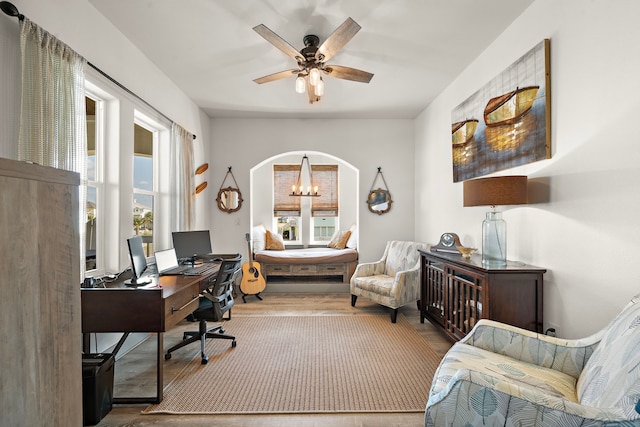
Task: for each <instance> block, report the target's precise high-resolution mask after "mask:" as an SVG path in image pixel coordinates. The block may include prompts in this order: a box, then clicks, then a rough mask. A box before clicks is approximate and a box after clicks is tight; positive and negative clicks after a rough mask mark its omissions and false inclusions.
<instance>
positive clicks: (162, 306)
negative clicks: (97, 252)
mask: <svg viewBox="0 0 640 427" xmlns="http://www.w3.org/2000/svg"><path fill="white" fill-rule="evenodd" d="M216 265H217V266H218V267H219V265H220V264H219V263H216ZM217 272H218V268H215V269H213V270H211V271H210V272H208V273H207V274H206V275H201V276H161V277H159V278H154V279H153V280H154V283H153V284H151V285H146V286H142V287H139V288H131V287H126V286H124V284H123V281H122V280H119V281H118V282H117V283H116V282H114V283H111V284H109V287H107V288H83V289H82V291H81V302H82V332H83V333H84V334H85V338H87V337H88V335H87V334H88V333H91V332H123V333H124V335H123V337H122V338H121V339H120V342H119V343H118V344H117V345H116V348H119V347H120V346H121V345H122V343H123V342H124V340H125V339H126V338H127V336H128V335H129V333H131V332H151V333H157V360H156V382H157V384H156V396H154V397H123V398H114V399H113V402H114V403H160V402H161V401H162V397H163V393H162V391H163V371H162V364H163V362H164V360H163V352H164V349H163V335H162V333H163V332H165V331H167V330H168V329H170V328H171V327H173V326H174V325H175V324H176V323H178V322H180V321H181V320H182V319H184V318H185V317H187V315H189V313H191V312H193V311H195V310H196V309H197V308H198V305H199V295H200V292H201V291H202V290H203V289H204V288H205V287H207V285H208V283H209V279H211V278H212V277H214V275H215V274H216V273H217ZM121 279H124V277H122V278H121ZM158 284H159V285H160V286H158ZM85 347H87V343H86V342H85ZM86 350H88V348H86Z"/></svg>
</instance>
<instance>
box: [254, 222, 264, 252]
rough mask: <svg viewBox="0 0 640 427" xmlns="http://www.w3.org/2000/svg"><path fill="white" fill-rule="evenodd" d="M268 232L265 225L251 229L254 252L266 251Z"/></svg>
mask: <svg viewBox="0 0 640 427" xmlns="http://www.w3.org/2000/svg"><path fill="white" fill-rule="evenodd" d="M266 236H267V230H266V229H265V228H264V225H262V224H260V225H256V226H255V227H253V228H252V229H251V241H252V243H253V245H252V246H253V252H254V253H255V252H258V251H264V246H265V240H266V238H267V237H266Z"/></svg>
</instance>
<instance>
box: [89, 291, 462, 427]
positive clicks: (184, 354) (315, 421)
mask: <svg viewBox="0 0 640 427" xmlns="http://www.w3.org/2000/svg"><path fill="white" fill-rule="evenodd" d="M273 288H276V287H275V286H274V287H273ZM305 288H307V289H308V288H309V284H308V283H305ZM267 289H269V287H267ZM261 296H262V298H263V300H262V301H260V300H258V299H257V298H255V297H253V296H248V297H247V302H246V303H243V302H242V298H236V301H235V306H234V307H233V309H232V319H231V321H229V322H225V323H226V325H225V328H226V329H227V332H228V333H230V334H232V335H233V316H241V315H242V316H251V315H255V316H268V315H274V316H304V315H327V316H331V315H362V314H378V313H384V314H387V315H388V314H389V313H390V309H388V308H386V307H382V306H379V305H377V304H374V303H372V302H370V301H369V300H367V299H366V298H362V297H360V298H359V299H358V301H357V303H356V307H351V303H350V298H351V297H350V295H349V293H348V291H345V292H332V293H312V292H304V293H290V292H286V293H284V292H273V291H272V292H264V293H263V294H261ZM399 313H402V314H403V315H404V316H405V317H406V318H407V319H408V320H409V322H410V323H411V324H412V325H413V326H414V327H415V328H416V330H417V331H418V332H419V333H420V334H421V335H422V336H423V337H425V338H426V339H427V340H428V342H429V343H430V344H431V346H432V348H433V349H434V350H435V351H436V352H437V353H439V354H441V355H444V353H446V351H447V350H448V349H449V348H450V346H451V343H450V342H449V341H448V340H447V339H446V338H444V336H443V335H441V333H440V332H439V331H438V330H437V329H435V328H434V326H432V325H431V324H430V323H429V322H428V321H425V323H423V324H421V323H420V317H419V314H418V310H417V308H416V305H415V304H412V305H409V306H405V307H403V308H401V309H400V310H399ZM194 329H195V330H197V325H196V324H194V323H189V322H186V321H184V322H182V323H180V324H179V325H177V326H176V327H175V328H173V329H172V330H171V331H170V332H167V333H165V334H164V347H165V348H169V347H170V346H171V345H173V344H174V343H176V342H178V341H180V339H181V338H182V333H183V332H184V331H185V330H194ZM243 345H251V343H243V342H238V347H240V346H243ZM155 348H156V340H155V337H151V338H150V339H148V340H146V341H145V342H144V343H142V344H141V345H139V346H138V347H136V348H135V349H134V350H132V351H131V352H129V353H128V354H126V355H125V356H124V357H122V358H121V359H120V360H118V361H117V363H116V367H115V373H116V379H115V386H114V394H115V395H116V396H118V397H122V396H140V395H142V396H151V395H154V390H155V363H154V361H155ZM197 355H199V345H198V344H196V343H194V344H192V345H190V346H187V347H184V348H183V349H180V350H178V351H176V352H175V353H173V356H172V358H171V359H170V360H168V361H165V362H164V384H165V385H166V384H168V383H169V382H170V381H171V379H172V378H173V377H174V376H175V375H176V374H177V373H178V372H179V370H180V369H181V368H182V367H183V366H184V365H185V364H186V363H187V362H188V361H189V360H191V359H192V358H193V357H194V356H197ZM256 363H260V361H256ZM208 368H210V369H217V368H218V367H216V366H214V365H211V364H210V365H208ZM425 387H429V384H425ZM221 393H224V390H221ZM146 406H147V405H130V406H124V405H114V408H113V409H112V410H111V412H110V413H109V414H108V415H107V416H106V417H105V418H104V419H103V420H102V421H101V422H100V423H99V424H98V426H99V427H111V426H180V427H196V426H227V427H235V426H259V427H260V426H270V427H271V426H280V427H288V426H291V427H294V426H295V427H311V426H338V427H340V426H344V427H357V426H372V427H389V426H398V427H410V426H411V427H413V426H423V425H424V414H423V413H419V414H403V413H390V414H379V413H375V414H335V415H333V414H321V415H259V416H257V415H206V416H200V415H198V416H196V415H141V414H140V411H142V410H143V409H144V408H145V407H146Z"/></svg>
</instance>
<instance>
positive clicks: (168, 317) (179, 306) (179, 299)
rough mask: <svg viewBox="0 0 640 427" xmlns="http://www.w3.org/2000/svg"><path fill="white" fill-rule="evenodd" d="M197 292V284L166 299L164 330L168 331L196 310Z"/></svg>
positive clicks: (198, 296)
mask: <svg viewBox="0 0 640 427" xmlns="http://www.w3.org/2000/svg"><path fill="white" fill-rule="evenodd" d="M199 291H200V287H199V285H198V283H194V284H192V285H190V286H187V287H185V288H184V289H181V290H180V292H176V293H175V294H173V295H171V296H169V297H167V299H166V300H165V304H164V317H165V325H164V327H165V330H168V329H170V328H171V327H172V326H174V325H175V324H176V323H178V322H180V321H181V320H182V319H184V318H185V317H187V315H188V314H189V313H192V312H194V311H195V310H196V309H197V308H198V305H199V304H200V302H199V299H200V294H199Z"/></svg>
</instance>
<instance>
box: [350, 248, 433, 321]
mask: <svg viewBox="0 0 640 427" xmlns="http://www.w3.org/2000/svg"><path fill="white" fill-rule="evenodd" d="M426 247H427V245H425V244H424V243H418V242H401V241H397V240H392V241H390V242H387V246H386V248H385V250H384V253H383V254H382V258H381V259H380V260H379V261H376V262H369V263H362V264H359V265H358V266H357V267H356V270H355V272H354V273H353V276H351V282H350V291H351V306H352V307H355V305H356V300H357V299H358V296H360V295H361V296H364V297H365V298H368V299H370V300H372V301H374V302H376V303H378V304H381V305H384V306H386V307H389V308H392V309H393V311H392V312H391V322H392V323H396V318H397V316H398V308H400V307H402V306H403V305H406V304H409V303H410V302H414V301H417V300H418V299H419V298H420V284H419V283H420V254H419V253H418V249H426Z"/></svg>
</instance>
